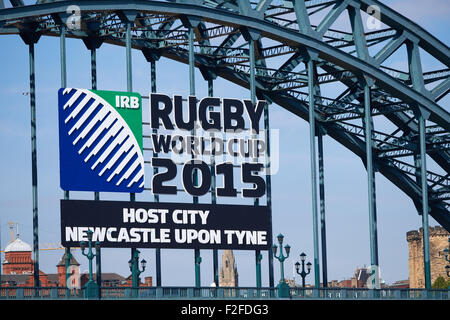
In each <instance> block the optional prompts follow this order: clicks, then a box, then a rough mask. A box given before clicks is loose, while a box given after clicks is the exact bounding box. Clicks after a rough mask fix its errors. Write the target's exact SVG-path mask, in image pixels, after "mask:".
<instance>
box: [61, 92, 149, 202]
mask: <svg viewBox="0 0 450 320" xmlns="http://www.w3.org/2000/svg"><path fill="white" fill-rule="evenodd" d="M116 101H121V102H123V101H133V102H134V104H133V105H132V106H131V107H130V104H129V103H128V104H125V107H124V106H123V105H124V104H123V103H122V104H117V103H115V102H116ZM58 105H59V108H58V109H59V110H58V111H59V146H60V182H61V188H62V189H63V190H78V191H109V192H130V193H137V192H142V191H143V188H144V182H145V180H144V156H143V147H142V108H141V97H140V95H139V94H138V93H129V92H116V91H97V90H88V89H77V88H61V89H60V90H59V93H58Z"/></svg>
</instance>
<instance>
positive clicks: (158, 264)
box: [150, 60, 162, 287]
mask: <svg viewBox="0 0 450 320" xmlns="http://www.w3.org/2000/svg"><path fill="white" fill-rule="evenodd" d="M150 82H151V83H150V86H151V92H152V93H156V61H155V60H152V61H150ZM153 133H154V134H158V130H157V129H153ZM153 157H154V158H156V157H158V154H157V153H155V151H153ZM157 173H158V168H157V167H154V168H153V175H156V174H157ZM153 199H154V201H155V202H159V195H157V194H155V195H154V198H153ZM155 263H156V286H157V287H161V285H162V278H161V249H160V248H156V249H155Z"/></svg>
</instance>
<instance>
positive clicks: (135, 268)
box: [128, 249, 147, 296]
mask: <svg viewBox="0 0 450 320" xmlns="http://www.w3.org/2000/svg"><path fill="white" fill-rule="evenodd" d="M139 253H140V252H139V250H137V249H136V250H134V255H133V257H132V259H131V260H129V261H128V266H129V267H130V271H131V279H132V283H131V286H132V288H133V292H134V296H136V293H137V288H138V287H139V283H140V280H139V276H140V275H141V273H142V272H144V271H145V268H146V267H147V261H145V259H142V260H141V267H142V270H140V269H139Z"/></svg>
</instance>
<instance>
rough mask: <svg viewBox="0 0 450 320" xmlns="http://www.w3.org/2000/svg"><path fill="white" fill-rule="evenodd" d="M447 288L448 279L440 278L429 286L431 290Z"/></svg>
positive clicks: (449, 284)
mask: <svg viewBox="0 0 450 320" xmlns="http://www.w3.org/2000/svg"><path fill="white" fill-rule="evenodd" d="M448 287H450V279H449V280H445V279H444V277H442V276H440V277H438V278H437V279H436V280H435V281H434V283H433V284H432V285H431V288H432V289H447V288H448Z"/></svg>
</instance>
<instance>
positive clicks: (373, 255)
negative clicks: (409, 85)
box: [364, 83, 378, 288]
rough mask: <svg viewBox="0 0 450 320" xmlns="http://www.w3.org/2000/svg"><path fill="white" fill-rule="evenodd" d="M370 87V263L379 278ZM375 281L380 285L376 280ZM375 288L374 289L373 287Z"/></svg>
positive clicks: (367, 109)
mask: <svg viewBox="0 0 450 320" xmlns="http://www.w3.org/2000/svg"><path fill="white" fill-rule="evenodd" d="M370 95H371V94H370V87H369V85H368V84H367V83H365V84H364V124H365V128H366V130H365V139H366V169H367V184H368V199H369V236H370V263H371V266H372V276H375V277H378V274H375V273H377V271H376V269H377V268H378V239H377V222H376V209H375V188H374V186H375V176H374V170H373V159H372V115H371V97H370ZM373 281H376V283H378V281H377V279H376V278H373ZM372 288H374V287H372Z"/></svg>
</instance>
